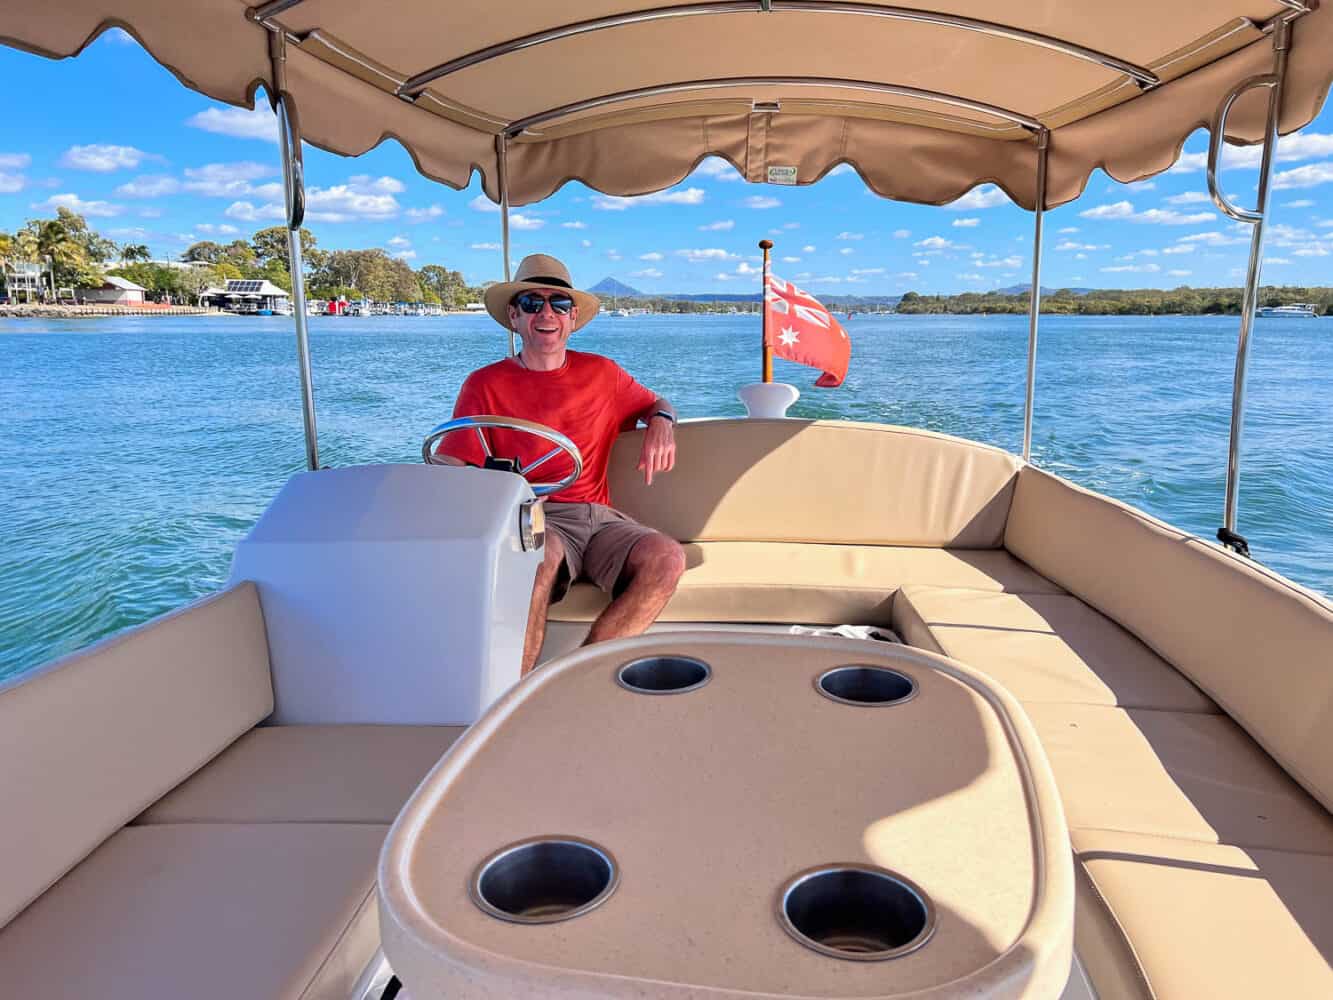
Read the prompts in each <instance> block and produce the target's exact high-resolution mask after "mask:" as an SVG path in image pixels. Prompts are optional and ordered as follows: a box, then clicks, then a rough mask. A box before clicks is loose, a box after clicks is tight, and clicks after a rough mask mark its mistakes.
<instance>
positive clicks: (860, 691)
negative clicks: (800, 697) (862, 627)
mask: <svg viewBox="0 0 1333 1000" xmlns="http://www.w3.org/2000/svg"><path fill="white" fill-rule="evenodd" d="M815 687H816V689H818V691H819V693H820V694H822V695H823V696H824V697H825V698H828V699H829V700H830V701H836V702H839V703H840V704H843V705H872V706H886V705H901V704H902V703H903V702H905V701H911V700H912V699H913V698H915V697H916V681H914V680H912V678H910V677H908V676H907V675H906V674H904V673H899V672H898V671H897V670H893V669H891V668H889V667H876V666H871V665H870V664H865V663H850V664H847V665H845V666H841V667H834V668H833V669H832V670H826V671H824V672H823V673H822V674H820V675H819V676H818V677H816V678H815Z"/></svg>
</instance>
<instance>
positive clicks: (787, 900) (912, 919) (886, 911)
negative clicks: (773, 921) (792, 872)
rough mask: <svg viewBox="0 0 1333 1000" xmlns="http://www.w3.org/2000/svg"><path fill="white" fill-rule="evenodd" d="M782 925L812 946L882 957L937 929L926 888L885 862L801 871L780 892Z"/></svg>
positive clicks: (856, 957)
mask: <svg viewBox="0 0 1333 1000" xmlns="http://www.w3.org/2000/svg"><path fill="white" fill-rule="evenodd" d="M778 920H779V922H780V923H781V924H782V927H783V930H785V931H786V932H787V933H788V934H790V935H791V936H792V937H793V938H795V939H796V940H797V941H799V942H800V943H801V944H803V945H805V946H806V947H807V948H810V949H811V950H813V951H817V952H819V953H820V954H821V955H828V956H829V957H831V958H842V959H847V960H849V961H853V962H878V961H882V960H884V959H888V958H898V957H899V956H901V955H906V954H908V953H909V952H913V951H916V949H918V948H920V947H921V946H922V945H924V944H925V943H926V942H927V941H928V940H929V939H930V936H931V934H933V933H934V932H935V908H934V907H933V906H932V905H931V903H930V900H929V899H928V898H927V896H926V894H925V893H924V892H922V891H921V889H920V888H919V887H918V886H917V885H915V884H914V883H912V882H911V881H909V880H908V879H905V878H903V877H902V876H901V875H898V874H895V873H894V872H891V871H889V870H887V869H885V868H875V867H872V866H870V865H855V864H845V865H826V866H823V867H820V868H811V869H809V870H807V871H804V872H801V873H800V874H799V875H797V876H796V877H795V878H793V879H792V880H791V881H790V882H788V883H787V884H786V885H785V886H783V888H782V892H781V894H780V895H779V896H778Z"/></svg>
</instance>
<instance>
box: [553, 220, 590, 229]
mask: <svg viewBox="0 0 1333 1000" xmlns="http://www.w3.org/2000/svg"><path fill="white" fill-rule="evenodd" d="M560 227H561V228H562V229H587V228H588V224H587V223H586V222H579V221H578V220H575V221H573V222H562V223H560Z"/></svg>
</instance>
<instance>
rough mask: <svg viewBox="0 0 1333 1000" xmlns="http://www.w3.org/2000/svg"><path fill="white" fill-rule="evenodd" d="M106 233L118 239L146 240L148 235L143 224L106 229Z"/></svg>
mask: <svg viewBox="0 0 1333 1000" xmlns="http://www.w3.org/2000/svg"><path fill="white" fill-rule="evenodd" d="M197 228H199V227H197ZM106 234H107V235H108V236H114V237H115V238H116V239H118V240H147V239H148V237H149V233H148V230H147V229H145V228H144V227H143V226H129V227H121V228H118V229H108V230H107V231H106Z"/></svg>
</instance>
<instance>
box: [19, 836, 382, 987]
mask: <svg viewBox="0 0 1333 1000" xmlns="http://www.w3.org/2000/svg"><path fill="white" fill-rule="evenodd" d="M386 832H387V828H386V827H383V826H359V825H351V824H336V825H323V824H308V823H302V824H286V825H284V824H268V825H259V826H214V825H210V824H187V825H181V826H146V827H128V828H126V829H124V830H122V831H121V832H119V833H117V834H116V835H115V836H113V837H112V838H111V839H110V840H108V841H107V842H106V843H104V844H103V845H102V846H101V847H99V848H98V849H97V850H96V851H94V852H93V854H92V855H90V856H89V857H88V858H87V859H86V860H85V861H84V862H83V863H82V864H80V865H79V866H78V867H76V868H75V869H74V870H73V871H71V872H70V873H69V874H67V875H66V876H65V877H64V878H63V879H61V880H60V882H58V883H57V884H56V885H55V886H53V887H52V888H51V889H50V890H49V891H48V892H47V893H45V894H44V895H43V896H42V897H41V898H40V899H38V900H37V901H36V902H35V903H33V904H32V905H31V906H29V907H28V908H27V909H26V910H25V911H24V912H23V913H22V914H20V915H19V916H18V917H17V918H16V919H15V920H14V921H13V922H12V923H11V924H10V925H9V926H8V927H6V928H4V929H3V930H0V982H3V983H4V993H5V995H6V996H13V997H21V996H27V997H53V998H54V997H62V998H63V997H69V998H76V997H78V998H84V997H88V998H91V997H97V998H98V1000H117V998H121V997H123V998H126V1000H144V998H148V997H164V998H165V997H170V998H184V997H188V998H190V1000H238V998H240V997H263V998H265V1000H288V998H290V1000H298V998H299V1000H325V998H327V1000H334V998H337V1000H346V998H347V997H348V996H349V995H350V993H351V988H352V984H353V983H354V982H355V979H356V976H357V975H358V974H359V973H360V971H361V969H363V968H364V967H365V965H366V963H367V962H368V961H369V959H370V957H371V956H372V954H373V953H374V951H375V949H376V948H377V947H378V945H379V925H378V922H377V914H376V909H375V902H374V885H375V864H376V859H377V857H378V854H379V848H380V844H381V843H382V841H383V839H384V835H385V833H386Z"/></svg>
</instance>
